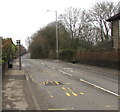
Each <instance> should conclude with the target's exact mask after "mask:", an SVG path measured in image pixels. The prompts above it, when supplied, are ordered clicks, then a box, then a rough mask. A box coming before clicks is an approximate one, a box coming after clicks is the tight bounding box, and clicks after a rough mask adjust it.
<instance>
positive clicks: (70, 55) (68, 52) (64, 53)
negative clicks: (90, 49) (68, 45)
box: [59, 49, 74, 62]
mask: <svg viewBox="0 0 120 112" xmlns="http://www.w3.org/2000/svg"><path fill="white" fill-rule="evenodd" d="M59 59H61V60H64V61H69V62H72V61H73V59H74V50H73V49H63V50H61V51H59Z"/></svg>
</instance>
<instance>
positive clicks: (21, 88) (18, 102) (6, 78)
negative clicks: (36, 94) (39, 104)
mask: <svg viewBox="0 0 120 112" xmlns="http://www.w3.org/2000/svg"><path fill="white" fill-rule="evenodd" d="M2 110H35V105H34V103H33V99H32V97H31V92H30V89H29V86H28V82H27V80H26V74H25V72H24V71H23V70H19V63H18V60H14V62H13V68H11V69H8V71H7V72H6V73H5V75H3V76H2Z"/></svg>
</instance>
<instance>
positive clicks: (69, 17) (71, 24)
mask: <svg viewBox="0 0 120 112" xmlns="http://www.w3.org/2000/svg"><path fill="white" fill-rule="evenodd" d="M80 18H81V10H80V9H77V8H72V7H69V8H67V9H66V10H65V13H64V14H62V15H60V16H59V19H60V20H61V22H62V23H63V24H64V25H65V26H66V27H67V29H68V30H69V32H70V37H71V38H75V37H77V30H78V28H79V24H80V21H79V20H80Z"/></svg>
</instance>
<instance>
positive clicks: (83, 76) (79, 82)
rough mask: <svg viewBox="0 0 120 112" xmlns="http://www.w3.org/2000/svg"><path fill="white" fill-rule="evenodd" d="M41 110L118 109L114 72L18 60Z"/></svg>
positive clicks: (63, 64)
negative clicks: (20, 61)
mask: <svg viewBox="0 0 120 112" xmlns="http://www.w3.org/2000/svg"><path fill="white" fill-rule="evenodd" d="M22 68H23V69H24V70H25V71H26V72H27V74H28V81H29V82H30V84H31V88H32V93H33V94H34V96H35V99H36V101H37V105H38V106H39V108H40V109H41V110H118V98H119V94H118V77H117V71H116V72H114V71H112V70H111V71H110V72H109V71H108V72H106V71H105V70H104V69H95V68H94V69H91V68H90V67H89V66H79V65H76V64H70V63H66V62H62V61H59V60H46V59H29V55H25V56H23V57H22Z"/></svg>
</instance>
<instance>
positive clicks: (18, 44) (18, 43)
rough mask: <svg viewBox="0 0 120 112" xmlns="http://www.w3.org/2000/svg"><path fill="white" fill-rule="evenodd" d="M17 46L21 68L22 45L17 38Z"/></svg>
mask: <svg viewBox="0 0 120 112" xmlns="http://www.w3.org/2000/svg"><path fill="white" fill-rule="evenodd" d="M17 46H18V48H19V70H21V45H20V40H17Z"/></svg>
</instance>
